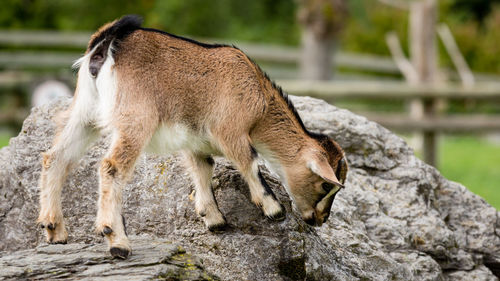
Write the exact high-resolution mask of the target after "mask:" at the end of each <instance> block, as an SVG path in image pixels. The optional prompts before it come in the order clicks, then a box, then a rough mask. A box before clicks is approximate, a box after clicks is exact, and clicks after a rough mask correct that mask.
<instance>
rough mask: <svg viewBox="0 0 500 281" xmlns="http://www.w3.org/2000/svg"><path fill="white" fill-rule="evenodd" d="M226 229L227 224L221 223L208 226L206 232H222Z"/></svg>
mask: <svg viewBox="0 0 500 281" xmlns="http://www.w3.org/2000/svg"><path fill="white" fill-rule="evenodd" d="M226 227H227V223H226V222H221V223H217V224H212V225H209V226H208V230H209V231H210V232H223V231H224V230H225V229H226Z"/></svg>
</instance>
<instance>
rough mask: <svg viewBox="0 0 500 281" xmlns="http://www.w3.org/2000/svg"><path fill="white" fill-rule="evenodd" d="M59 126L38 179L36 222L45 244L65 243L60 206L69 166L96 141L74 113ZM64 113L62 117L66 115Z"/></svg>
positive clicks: (90, 130) (65, 236)
mask: <svg viewBox="0 0 500 281" xmlns="http://www.w3.org/2000/svg"><path fill="white" fill-rule="evenodd" d="M68 112H69V113H70V114H71V115H70V117H69V118H68V120H67V122H66V124H65V125H64V127H60V128H59V129H58V132H57V134H56V137H55V139H54V144H53V146H52V148H51V149H49V150H48V151H47V152H45V153H43V154H42V156H43V162H42V172H41V177H40V185H39V186H40V213H39V216H38V219H37V223H38V224H39V225H40V226H41V227H42V228H45V230H46V237H47V242H48V243H52V244H65V243H66V242H67V239H68V233H67V231H66V226H65V222H64V218H63V213H62V207H61V192H62V188H63V184H64V181H65V179H66V176H67V174H68V172H69V170H70V168H71V166H72V164H73V163H75V162H76V161H77V160H78V159H79V158H80V157H81V156H82V155H83V153H84V152H85V150H86V149H87V148H88V146H89V145H90V144H91V143H92V141H93V140H94V139H95V137H96V135H97V133H96V131H95V130H94V129H92V128H90V127H88V126H86V125H85V124H84V123H83V122H82V120H81V119H80V118H79V116H77V115H78V114H77V113H76V112H75V111H68ZM68 112H66V113H65V114H68Z"/></svg>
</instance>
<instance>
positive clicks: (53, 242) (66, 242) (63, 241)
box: [49, 240, 68, 244]
mask: <svg viewBox="0 0 500 281" xmlns="http://www.w3.org/2000/svg"><path fill="white" fill-rule="evenodd" d="M49 244H68V240H61V241H49Z"/></svg>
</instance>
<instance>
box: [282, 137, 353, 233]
mask: <svg viewBox="0 0 500 281" xmlns="http://www.w3.org/2000/svg"><path fill="white" fill-rule="evenodd" d="M314 140H315V141H314V144H313V145H311V146H308V147H307V148H304V150H303V151H302V152H301V155H299V159H300V160H299V161H297V163H295V164H294V165H293V166H292V167H293V168H292V170H290V171H289V173H288V183H289V187H290V192H291V193H292V194H291V196H292V197H293V199H294V201H295V204H296V206H297V208H298V209H299V211H300V213H301V215H302V219H303V220H304V221H305V222H306V223H308V224H310V225H314V226H321V225H322V224H323V223H324V222H326V221H327V219H328V217H329V215H330V209H331V207H332V204H333V200H334V198H335V195H336V194H337V192H338V191H339V190H340V189H341V188H343V187H344V185H343V184H344V182H345V179H346V176H347V169H348V167H347V161H346V159H345V156H344V152H343V151H342V149H341V148H340V146H339V145H338V144H337V143H336V142H335V141H333V140H332V139H331V138H329V137H326V136H322V135H320V136H315V137H314Z"/></svg>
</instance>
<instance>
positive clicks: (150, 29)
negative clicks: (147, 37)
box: [139, 27, 232, 49]
mask: <svg viewBox="0 0 500 281" xmlns="http://www.w3.org/2000/svg"><path fill="white" fill-rule="evenodd" d="M139 29H140V30H143V31H149V32H156V33H160V34H163V35H166V36H170V37H173V38H176V39H180V40H183V41H186V42H189V43H192V44H195V45H198V46H200V47H203V48H207V49H213V48H220V47H232V46H230V45H226V44H207V43H203V42H199V41H196V40H194V39H191V38H187V37H182V36H179V35H175V34H172V33H168V32H165V31H162V30H158V29H154V28H147V27H141V28H139Z"/></svg>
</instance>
